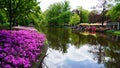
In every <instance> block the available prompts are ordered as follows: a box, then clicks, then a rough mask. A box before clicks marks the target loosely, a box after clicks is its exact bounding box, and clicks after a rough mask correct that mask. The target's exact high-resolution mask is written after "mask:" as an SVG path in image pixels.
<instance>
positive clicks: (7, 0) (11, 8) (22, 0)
mask: <svg viewBox="0 0 120 68" xmlns="http://www.w3.org/2000/svg"><path fill="white" fill-rule="evenodd" d="M0 5H2V6H1V7H0V9H4V10H5V11H6V15H7V16H8V20H9V22H10V25H11V27H12V25H13V26H14V25H15V24H16V22H19V23H25V22H27V21H26V20H31V18H32V17H30V16H29V15H31V14H34V15H35V16H38V13H40V7H39V6H38V2H37V0H0Z"/></svg>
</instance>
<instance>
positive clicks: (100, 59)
mask: <svg viewBox="0 0 120 68" xmlns="http://www.w3.org/2000/svg"><path fill="white" fill-rule="evenodd" d="M41 31H43V32H44V33H45V34H46V36H47V38H48V41H49V44H50V46H49V49H48V52H47V53H48V57H46V58H45V63H46V65H47V66H48V67H49V68H118V67H120V36H113V35H105V34H96V36H93V35H82V34H80V33H79V32H75V31H72V30H71V29H67V28H65V29H63V28H42V29H41Z"/></svg>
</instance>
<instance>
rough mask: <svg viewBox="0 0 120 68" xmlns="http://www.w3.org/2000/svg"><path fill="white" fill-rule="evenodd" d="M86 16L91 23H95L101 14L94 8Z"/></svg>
mask: <svg viewBox="0 0 120 68" xmlns="http://www.w3.org/2000/svg"><path fill="white" fill-rule="evenodd" d="M88 17H89V21H90V22H91V23H96V22H98V21H99V20H100V19H101V15H100V14H99V13H98V11H96V10H93V11H91V12H90V13H89V16H88Z"/></svg>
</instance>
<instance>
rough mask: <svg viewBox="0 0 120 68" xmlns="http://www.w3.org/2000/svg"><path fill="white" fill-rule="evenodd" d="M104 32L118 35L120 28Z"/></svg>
mask: <svg viewBox="0 0 120 68" xmlns="http://www.w3.org/2000/svg"><path fill="white" fill-rule="evenodd" d="M106 32H107V33H112V34H115V35H120V30H107V31H106Z"/></svg>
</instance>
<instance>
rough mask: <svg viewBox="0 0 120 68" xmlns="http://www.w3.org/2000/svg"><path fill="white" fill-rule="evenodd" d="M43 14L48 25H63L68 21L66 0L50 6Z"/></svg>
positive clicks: (68, 9)
mask: <svg viewBox="0 0 120 68" xmlns="http://www.w3.org/2000/svg"><path fill="white" fill-rule="evenodd" d="M45 12H46V14H45V16H46V21H47V22H48V25H64V24H68V22H69V20H70V15H71V13H70V6H69V2H68V1H66V0H65V1H64V2H57V3H54V4H51V5H50V6H49V8H48V9H47V10H46V11H45Z"/></svg>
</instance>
